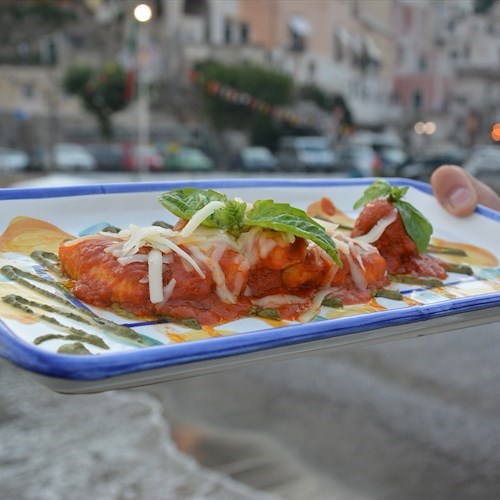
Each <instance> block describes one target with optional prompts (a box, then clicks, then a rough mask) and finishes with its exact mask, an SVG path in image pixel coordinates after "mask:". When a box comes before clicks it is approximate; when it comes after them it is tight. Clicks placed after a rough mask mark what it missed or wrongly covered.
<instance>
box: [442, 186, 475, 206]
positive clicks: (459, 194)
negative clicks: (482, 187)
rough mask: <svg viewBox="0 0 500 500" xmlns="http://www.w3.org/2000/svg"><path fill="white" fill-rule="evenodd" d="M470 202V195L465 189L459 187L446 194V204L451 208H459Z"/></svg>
mask: <svg viewBox="0 0 500 500" xmlns="http://www.w3.org/2000/svg"><path fill="white" fill-rule="evenodd" d="M471 201H472V193H471V192H470V190H469V189H467V188H466V187H459V188H456V189H454V190H453V191H451V192H450V193H449V194H448V203H449V204H450V206H451V207H452V208H461V207H463V206H465V205H468V204H469V203H470V202H471Z"/></svg>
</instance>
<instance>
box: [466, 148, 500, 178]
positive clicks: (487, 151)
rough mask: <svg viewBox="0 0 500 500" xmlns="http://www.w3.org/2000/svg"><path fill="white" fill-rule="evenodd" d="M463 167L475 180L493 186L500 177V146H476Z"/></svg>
mask: <svg viewBox="0 0 500 500" xmlns="http://www.w3.org/2000/svg"><path fill="white" fill-rule="evenodd" d="M463 167H464V169H465V170H467V172H469V173H470V174H472V175H473V176H474V177H476V178H477V179H479V180H481V181H483V182H486V183H487V184H493V181H495V182H496V183H498V179H499V177H500V146H494V145H491V146H490V145H485V146H476V147H474V148H473V150H472V151H471V153H470V155H469V156H468V158H467V159H466V160H465V161H464V163H463Z"/></svg>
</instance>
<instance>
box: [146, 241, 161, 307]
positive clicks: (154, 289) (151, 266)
mask: <svg viewBox="0 0 500 500" xmlns="http://www.w3.org/2000/svg"><path fill="white" fill-rule="evenodd" d="M162 265H163V262H162V255H161V252H160V251H159V250H156V249H155V248H153V249H152V250H150V252H149V253H148V277H149V300H150V301H151V302H152V303H153V304H158V303H159V302H163V273H162Z"/></svg>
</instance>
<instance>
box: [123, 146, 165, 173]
mask: <svg viewBox="0 0 500 500" xmlns="http://www.w3.org/2000/svg"><path fill="white" fill-rule="evenodd" d="M127 147H128V148H129V150H130V153H131V156H132V160H131V163H130V164H127V165H128V168H129V170H133V171H138V170H140V169H141V168H143V169H144V170H146V171H149V172H163V170H164V168H165V159H164V158H163V155H162V154H161V153H160V152H159V151H158V149H157V148H156V146H153V145H143V146H138V145H135V146H127Z"/></svg>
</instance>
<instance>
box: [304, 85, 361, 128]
mask: <svg viewBox="0 0 500 500" xmlns="http://www.w3.org/2000/svg"><path fill="white" fill-rule="evenodd" d="M299 97H300V98H301V99H307V100H309V101H312V102H314V103H315V104H316V105H317V106H318V107H319V108H321V109H323V110H325V111H327V112H329V113H334V114H336V115H337V116H338V117H339V123H340V125H341V126H346V127H350V126H352V125H353V120H352V114H351V111H350V109H349V107H348V105H347V103H346V101H345V99H344V98H343V97H342V96H341V95H332V94H328V93H327V92H325V91H324V90H323V89H321V88H320V87H318V86H317V85H314V84H307V85H304V86H303V87H302V88H301V89H300V91H299Z"/></svg>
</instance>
